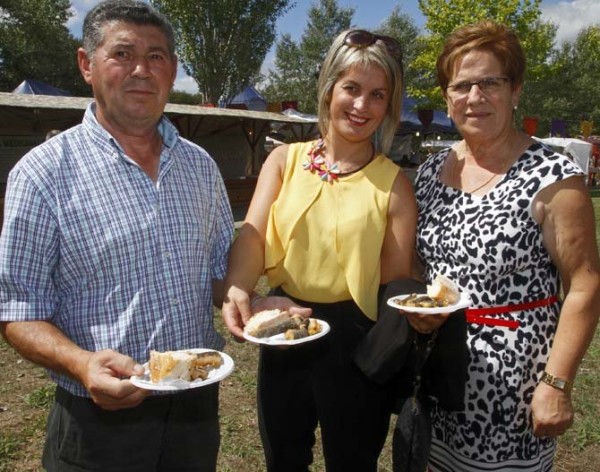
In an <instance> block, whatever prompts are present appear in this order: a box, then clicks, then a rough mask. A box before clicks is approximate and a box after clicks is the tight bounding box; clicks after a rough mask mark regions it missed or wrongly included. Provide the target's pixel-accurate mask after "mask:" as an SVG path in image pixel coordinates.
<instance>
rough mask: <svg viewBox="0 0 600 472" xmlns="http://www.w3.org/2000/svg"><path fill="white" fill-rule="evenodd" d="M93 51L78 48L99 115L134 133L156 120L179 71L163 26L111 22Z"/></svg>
mask: <svg viewBox="0 0 600 472" xmlns="http://www.w3.org/2000/svg"><path fill="white" fill-rule="evenodd" d="M103 32H104V36H103V37H104V41H103V42H102V43H101V44H100V45H99V46H98V48H97V49H96V52H95V53H94V55H93V57H88V56H87V54H86V53H85V51H83V50H81V49H80V50H79V55H78V59H79V66H80V69H81V72H82V74H83V77H84V79H85V80H86V82H87V83H89V84H90V85H91V86H92V88H93V91H94V97H95V99H96V103H97V108H96V116H97V118H98V120H99V122H100V123H101V124H103V125H104V126H105V127H107V128H108V129H111V128H113V129H117V130H119V131H121V132H123V133H127V134H129V133H132V132H133V133H135V132H136V130H140V131H142V130H144V129H147V128H149V127H153V126H155V125H156V123H157V122H158V120H159V119H160V117H161V115H162V113H163V110H164V108H165V105H166V103H167V100H168V97H169V92H170V90H171V87H172V86H173V82H174V81H175V76H176V73H177V59H176V58H175V57H172V56H171V55H170V54H169V49H168V43H167V39H166V37H165V35H164V34H163V33H162V31H161V30H160V29H158V28H156V27H154V26H148V25H144V26H141V25H135V24H132V23H125V22H112V23H108V24H106V25H105V26H104V28H103Z"/></svg>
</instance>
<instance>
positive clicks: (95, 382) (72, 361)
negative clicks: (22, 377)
mask: <svg viewBox="0 0 600 472" xmlns="http://www.w3.org/2000/svg"><path fill="white" fill-rule="evenodd" d="M0 332H1V333H2V336H3V337H4V338H5V339H6V341H7V342H8V343H9V344H10V345H12V346H13V347H14V348H15V350H16V351H17V352H18V353H19V354H21V355H22V356H23V357H25V358H26V359H29V360H30V361H32V362H34V363H36V364H39V365H41V366H43V367H46V368H48V369H51V370H53V371H55V372H59V373H63V374H66V375H69V376H70V377H73V378H74V379H76V380H77V381H79V382H80V383H81V384H83V385H84V386H85V388H86V389H87V390H88V392H89V393H90V395H91V397H92V399H93V400H94V402H96V403H97V404H98V405H99V406H100V407H102V408H105V409H107V410H116V409H120V408H128V407H132V406H135V405H137V404H139V403H140V402H141V401H142V400H143V399H144V398H146V396H147V395H148V392H147V391H144V390H141V389H138V388H137V387H135V386H134V385H133V384H132V383H131V382H129V381H128V380H123V379H124V378H127V377H130V376H131V375H134V374H137V375H139V374H143V368H142V367H141V366H140V365H138V364H137V363H136V362H135V361H134V360H133V359H131V358H130V357H127V356H124V355H122V354H119V353H117V352H114V351H109V350H106V351H100V352H96V353H93V352H90V351H86V350H84V349H81V348H80V347H79V346H77V345H76V344H75V343H73V342H72V341H71V340H70V339H69V338H67V337H66V336H65V335H64V334H63V333H62V331H60V330H59V329H58V328H57V327H56V326H55V325H53V324H51V323H49V322H47V321H23V322H17V321H13V322H4V323H0Z"/></svg>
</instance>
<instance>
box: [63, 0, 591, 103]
mask: <svg viewBox="0 0 600 472" xmlns="http://www.w3.org/2000/svg"><path fill="white" fill-rule="evenodd" d="M316 2H317V0H296V1H295V6H294V7H293V8H292V9H290V10H289V11H288V12H287V13H286V14H285V15H284V16H282V17H280V18H279V19H278V20H277V38H278V39H279V38H280V36H281V35H282V34H286V33H287V34H290V35H291V36H292V38H293V39H294V40H299V39H300V37H301V36H302V33H303V31H304V28H305V27H306V24H307V21H308V9H309V8H310V6H311V4H313V3H316ZM97 3H99V0H71V9H72V13H73V17H72V18H71V19H70V20H69V24H68V26H69V29H70V31H71V33H72V34H73V36H75V37H77V38H81V24H82V22H83V18H84V17H85V14H86V13H87V11H88V10H89V9H90V8H92V7H93V6H94V5H96V4H97ZM396 5H398V6H400V8H401V11H402V12H403V13H406V14H407V15H409V16H410V17H411V18H412V19H413V20H414V22H415V24H416V25H417V27H419V28H422V27H423V25H424V23H425V19H424V17H423V15H422V14H421V11H420V10H419V6H418V1H417V0H376V7H375V0H338V6H339V7H340V8H348V7H352V8H354V17H353V25H354V26H358V27H361V28H366V29H370V28H375V27H377V26H379V25H380V24H381V23H382V22H383V21H384V20H385V19H386V18H387V17H388V16H389V15H390V13H391V12H392V10H393V9H394V7H395V6H396ZM540 9H541V11H542V19H543V20H545V21H552V22H553V23H554V24H556V25H557V26H558V31H557V38H556V39H557V42H558V43H561V42H562V41H565V40H573V39H574V38H575V37H576V36H577V33H578V32H579V31H581V29H582V28H584V27H586V26H590V25H592V24H598V25H600V1H599V0H542V3H541V6H540ZM274 56H275V47H274V46H273V48H272V49H271V51H269V53H268V54H267V57H266V58H265V62H264V64H263V73H266V71H267V70H268V69H269V67H271V68H272V67H273V60H274ZM175 90H180V91H185V92H190V93H196V92H197V91H198V88H197V87H196V84H195V82H194V81H193V79H191V78H190V77H187V76H186V74H185V72H184V71H183V69H182V68H181V67H180V68H179V71H178V74H177V80H176V82H175Z"/></svg>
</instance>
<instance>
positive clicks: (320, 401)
mask: <svg viewBox="0 0 600 472" xmlns="http://www.w3.org/2000/svg"><path fill="white" fill-rule="evenodd" d="M296 301H297V302H298V303H299V304H301V305H303V306H310V307H312V308H313V317H314V318H318V319H323V320H325V321H327V322H328V323H329V324H330V326H331V331H330V332H329V333H328V334H327V335H325V336H324V337H322V338H320V339H318V340H316V341H312V342H309V343H306V344H300V345H296V346H291V347H288V348H277V347H270V346H261V352H260V362H259V377H258V412H259V427H260V433H261V439H262V442H263V447H264V450H265V457H266V462H267V470H268V471H269V472H307V471H308V470H309V465H310V464H311V463H312V460H313V456H312V447H313V445H314V444H315V428H316V426H317V424H319V425H320V428H321V438H322V442H323V454H324V457H325V463H326V467H327V471H328V472H352V471H357V472H358V471H359V472H371V471H372V472H376V471H377V460H378V457H379V454H380V453H381V450H382V448H383V445H384V443H385V440H386V437H387V432H388V426H389V421H390V410H391V404H392V400H393V397H392V393H391V390H390V389H388V388H386V387H382V386H380V385H378V384H376V383H374V382H372V381H370V380H369V379H367V378H366V377H365V376H364V375H363V374H362V373H361V372H360V370H359V369H358V368H357V366H356V365H355V363H354V361H353V354H354V351H355V348H356V346H357V344H358V343H359V342H360V341H361V340H362V339H363V338H364V336H365V335H366V333H367V332H368V331H369V329H370V328H371V327H372V326H373V322H372V321H370V320H369V319H368V318H367V317H366V316H365V315H364V314H363V313H362V312H361V311H360V309H359V308H358V307H357V306H356V304H355V303H354V302H352V301H347V302H340V303H333V304H315V303H307V302H303V301H300V300H296Z"/></svg>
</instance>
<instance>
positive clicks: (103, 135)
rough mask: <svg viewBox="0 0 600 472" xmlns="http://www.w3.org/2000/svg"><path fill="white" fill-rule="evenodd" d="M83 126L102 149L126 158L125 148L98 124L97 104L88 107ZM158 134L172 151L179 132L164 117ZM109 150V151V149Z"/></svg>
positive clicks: (158, 127) (158, 126)
mask: <svg viewBox="0 0 600 472" xmlns="http://www.w3.org/2000/svg"><path fill="white" fill-rule="evenodd" d="M83 125H84V126H85V127H86V128H87V129H88V131H89V132H90V134H91V136H92V139H93V140H94V141H95V143H96V144H97V145H98V146H100V147H101V148H112V149H113V150H115V149H116V150H117V152H118V154H119V155H120V156H124V151H123V147H122V146H121V145H120V144H119V142H118V141H117V140H116V139H115V138H114V137H113V136H112V135H111V134H110V133H109V132H108V131H107V130H106V129H105V128H104V127H103V126H102V125H101V124H100V123H99V122H98V119H97V118H96V103H95V102H92V103H90V104H89V105H88V107H87V109H86V110H85V114H84V116H83ZM157 129H158V133H159V134H160V136H161V137H162V140H163V144H164V146H165V147H166V148H168V149H172V148H173V147H174V146H175V144H176V143H177V140H178V138H179V131H177V128H176V127H175V126H174V125H173V123H171V121H170V120H169V119H168V118H167V117H166V116H165V115H163V116H162V117H161V119H160V121H159V122H158V125H157ZM107 150H108V149H107Z"/></svg>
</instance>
